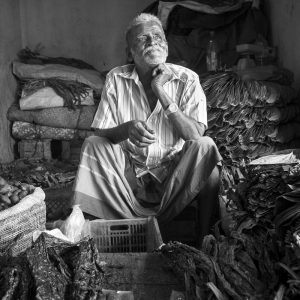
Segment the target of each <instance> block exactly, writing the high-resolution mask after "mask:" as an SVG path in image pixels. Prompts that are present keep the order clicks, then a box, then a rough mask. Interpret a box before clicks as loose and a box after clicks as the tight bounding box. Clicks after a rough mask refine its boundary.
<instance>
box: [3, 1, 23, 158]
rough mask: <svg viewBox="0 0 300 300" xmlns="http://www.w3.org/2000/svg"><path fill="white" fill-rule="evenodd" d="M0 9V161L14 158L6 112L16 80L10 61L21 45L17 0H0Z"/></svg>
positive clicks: (14, 89) (13, 97) (13, 93)
mask: <svg viewBox="0 0 300 300" xmlns="http://www.w3.org/2000/svg"><path fill="white" fill-rule="evenodd" d="M0 5H1V9H0V163H8V162H11V161H12V160H13V159H14V155H13V147H14V140H13V139H12V138H11V134H10V132H11V130H10V125H11V124H10V122H8V121H7V118H6V112H7V109H8V108H9V106H10V105H11V104H12V103H13V102H14V99H15V91H16V81H15V79H14V77H13V75H12V73H11V61H12V60H13V59H14V57H15V53H16V52H18V51H19V50H20V47H21V31H20V15H19V1H17V0H1V4H0Z"/></svg>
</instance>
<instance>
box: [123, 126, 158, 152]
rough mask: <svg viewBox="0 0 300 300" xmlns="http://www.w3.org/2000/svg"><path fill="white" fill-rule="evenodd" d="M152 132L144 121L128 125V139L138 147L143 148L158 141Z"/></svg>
mask: <svg viewBox="0 0 300 300" xmlns="http://www.w3.org/2000/svg"><path fill="white" fill-rule="evenodd" d="M154 133H155V132H154V130H152V129H151V128H150V127H149V126H148V125H147V123H146V122H144V121H131V122H129V124H128V138H129V140H130V141H131V142H132V143H133V144H134V145H136V146H137V147H140V148H143V147H148V146H149V145H151V144H153V143H154V142H155V140H156V138H155V135H154Z"/></svg>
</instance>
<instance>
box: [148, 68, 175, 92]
mask: <svg viewBox="0 0 300 300" xmlns="http://www.w3.org/2000/svg"><path fill="white" fill-rule="evenodd" d="M152 77H153V79H152V82H151V88H152V90H153V92H154V93H155V94H156V92H160V91H161V89H162V87H163V85H164V84H165V83H166V82H168V81H170V80H171V78H172V71H171V70H170V69H169V68H168V67H167V66H166V64H159V65H158V66H157V67H156V68H155V69H154V70H153V72H152Z"/></svg>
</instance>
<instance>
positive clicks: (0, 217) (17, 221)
mask: <svg viewBox="0 0 300 300" xmlns="http://www.w3.org/2000/svg"><path fill="white" fill-rule="evenodd" d="M44 198H45V194H44V191H43V190H42V189H41V188H39V187H38V188H36V189H35V191H34V192H33V194H30V195H27V196H26V197H24V198H23V199H22V200H21V201H20V202H19V203H18V204H16V205H14V206H12V207H10V208H8V209H6V210H3V211H1V212H0V255H1V254H5V253H6V252H7V251H9V252H8V253H7V254H9V255H12V256H17V255H18V254H20V253H22V252H24V251H25V250H26V249H27V248H28V247H30V246H31V245H32V235H33V232H34V231H35V230H37V229H39V230H44V229H45V224H46V206H45V202H44Z"/></svg>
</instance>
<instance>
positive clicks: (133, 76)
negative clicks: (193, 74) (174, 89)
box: [120, 64, 186, 84]
mask: <svg viewBox="0 0 300 300" xmlns="http://www.w3.org/2000/svg"><path fill="white" fill-rule="evenodd" d="M167 65H168V66H169V68H170V70H171V72H172V73H173V75H172V79H171V81H172V80H175V79H178V80H181V81H186V78H185V76H179V74H178V72H177V71H176V70H174V69H173V68H171V67H170V64H167ZM129 66H130V67H131V68H129V69H128V71H127V72H124V73H121V74H120V76H122V77H124V78H128V79H132V80H134V82H135V83H136V84H138V82H139V75H138V73H137V71H136V67H135V65H133V64H132V65H129Z"/></svg>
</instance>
